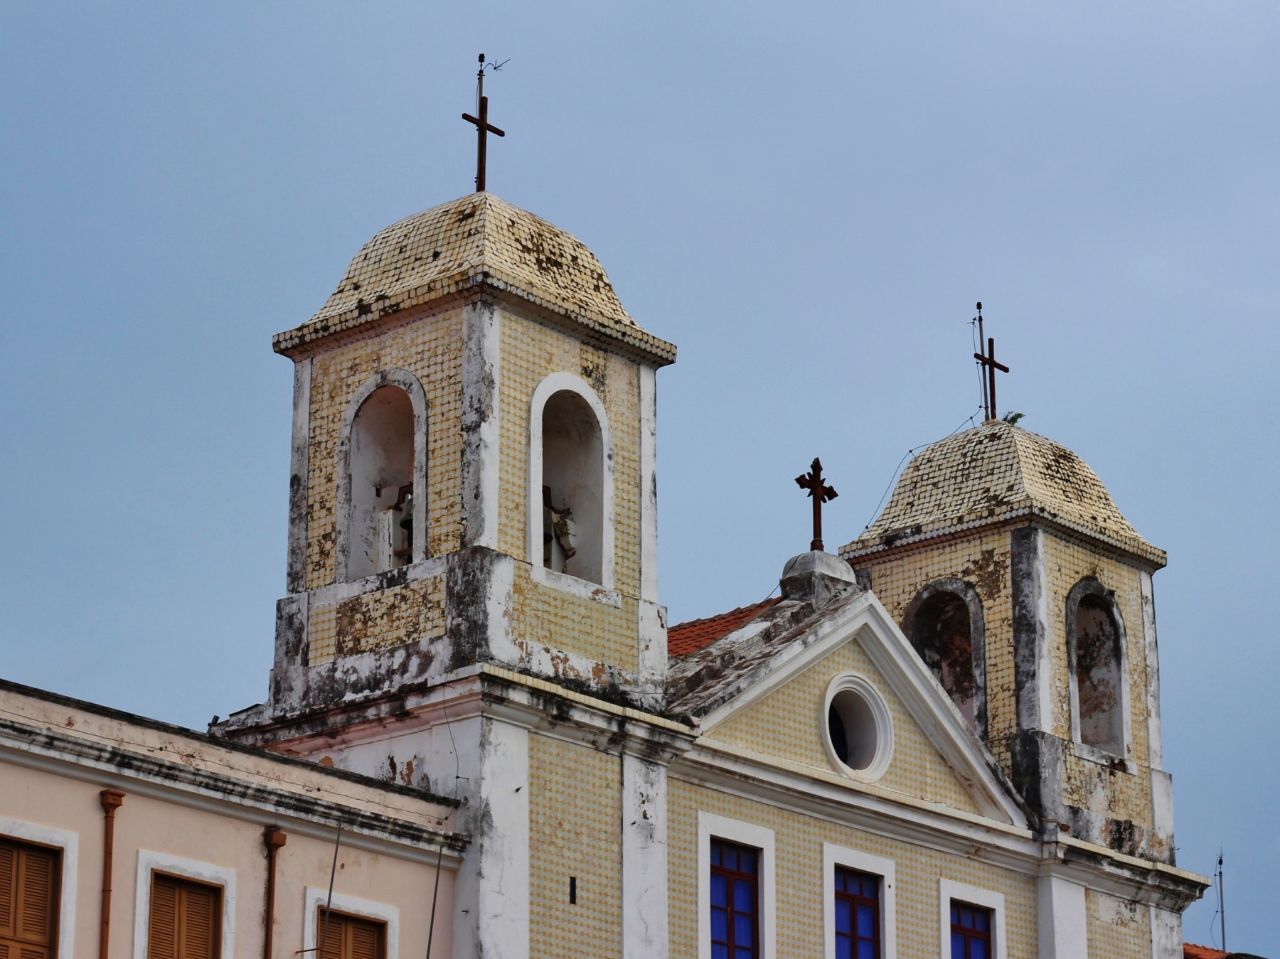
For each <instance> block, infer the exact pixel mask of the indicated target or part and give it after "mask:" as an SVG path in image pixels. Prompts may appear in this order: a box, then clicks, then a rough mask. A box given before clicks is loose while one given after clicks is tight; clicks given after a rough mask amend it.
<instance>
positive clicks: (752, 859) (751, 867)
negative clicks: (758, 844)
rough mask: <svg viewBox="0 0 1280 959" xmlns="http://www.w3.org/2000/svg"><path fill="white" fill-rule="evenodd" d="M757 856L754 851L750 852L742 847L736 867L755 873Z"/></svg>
mask: <svg viewBox="0 0 1280 959" xmlns="http://www.w3.org/2000/svg"><path fill="white" fill-rule="evenodd" d="M758 858H759V857H758V856H757V855H756V854H755V853H754V852H750V851H748V850H746V849H744V850H742V855H741V856H740V857H739V860H740V864H739V866H738V868H739V869H741V870H742V871H743V872H747V873H751V874H752V875H755V871H756V859H758Z"/></svg>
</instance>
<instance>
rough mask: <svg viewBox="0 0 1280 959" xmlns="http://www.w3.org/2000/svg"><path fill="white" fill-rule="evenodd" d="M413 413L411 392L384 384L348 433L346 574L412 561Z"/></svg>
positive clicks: (417, 532)
mask: <svg viewBox="0 0 1280 959" xmlns="http://www.w3.org/2000/svg"><path fill="white" fill-rule="evenodd" d="M413 427H414V415H413V403H412V401H411V400H410V398H409V394H408V393H406V392H405V391H404V390H403V389H401V388H400V387H398V386H380V387H378V388H377V389H375V390H373V392H371V393H370V394H369V395H368V396H367V397H366V398H365V400H364V402H362V403H361V404H360V407H359V408H358V409H357V410H356V415H355V417H354V418H353V419H352V421H351V431H350V434H349V438H348V446H347V461H348V472H347V476H348V482H349V484H350V485H349V488H348V498H347V502H348V505H347V522H346V573H347V579H359V578H360V577H362V576H370V575H372V574H374V573H381V572H384V571H386V570H389V569H395V568H396V567H397V566H404V565H406V564H408V563H410V562H412V561H413V557H414V549H415V539H417V538H420V537H421V536H422V535H423V531H421V530H418V529H415V525H416V522H415V520H416V519H417V518H418V516H420V515H421V512H420V511H417V510H415V503H414V475H413V473H414V470H413V466H414V428H413Z"/></svg>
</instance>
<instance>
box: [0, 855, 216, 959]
mask: <svg viewBox="0 0 1280 959" xmlns="http://www.w3.org/2000/svg"><path fill="white" fill-rule="evenodd" d="M221 929H222V890H221V889H220V888H218V887H217V886H207V885H205V884H204V883H200V882H190V881H188V880H185V879H177V878H175V877H173V876H166V875H163V874H161V873H154V874H153V876H152V880H151V915H150V917H149V919H148V930H149V931H148V934H147V959H218V952H219V948H220V945H221V939H222V935H221ZM0 959H4V957H2V956H0Z"/></svg>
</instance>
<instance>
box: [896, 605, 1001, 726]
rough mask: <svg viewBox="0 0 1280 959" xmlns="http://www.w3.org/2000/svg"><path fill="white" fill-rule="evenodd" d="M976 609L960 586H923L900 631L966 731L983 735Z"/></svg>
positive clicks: (979, 613) (979, 630)
mask: <svg viewBox="0 0 1280 959" xmlns="http://www.w3.org/2000/svg"><path fill="white" fill-rule="evenodd" d="M982 628H983V626H982V607H981V604H980V602H979V600H978V597H977V595H976V593H974V592H973V590H972V588H971V587H969V586H968V585H967V584H965V583H961V582H959V581H950V580H948V581H944V582H941V583H933V584H930V585H929V586H926V587H925V588H924V589H923V590H921V591H920V593H919V594H918V595H917V596H916V598H915V600H914V601H913V602H912V603H911V605H910V606H909V607H908V610H907V617H906V621H905V622H904V623H903V631H904V632H905V633H906V634H907V636H908V637H909V638H910V640H911V645H912V646H913V647H915V650H916V652H917V653H919V654H920V658H921V659H922V660H924V664H925V665H926V666H927V667H929V671H930V672H932V673H933V675H934V676H935V677H936V678H937V680H938V683H939V684H940V685H941V686H942V688H943V689H944V690H946V692H947V695H948V696H950V697H951V701H952V702H953V703H955V706H956V709H958V710H959V711H960V715H961V716H963V717H964V719H965V722H966V723H968V725H969V728H970V729H972V730H973V731H974V732H976V733H977V734H978V735H979V736H984V735H986V727H987V702H986V688H985V687H986V657H985V647H984V643H983V635H982Z"/></svg>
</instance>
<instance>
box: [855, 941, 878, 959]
mask: <svg viewBox="0 0 1280 959" xmlns="http://www.w3.org/2000/svg"><path fill="white" fill-rule="evenodd" d="M858 959H876V944H875V943H874V942H872V941H871V940H870V939H864V940H862V941H861V942H860V943H858Z"/></svg>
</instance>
